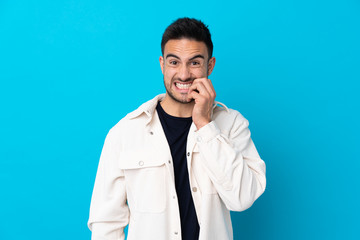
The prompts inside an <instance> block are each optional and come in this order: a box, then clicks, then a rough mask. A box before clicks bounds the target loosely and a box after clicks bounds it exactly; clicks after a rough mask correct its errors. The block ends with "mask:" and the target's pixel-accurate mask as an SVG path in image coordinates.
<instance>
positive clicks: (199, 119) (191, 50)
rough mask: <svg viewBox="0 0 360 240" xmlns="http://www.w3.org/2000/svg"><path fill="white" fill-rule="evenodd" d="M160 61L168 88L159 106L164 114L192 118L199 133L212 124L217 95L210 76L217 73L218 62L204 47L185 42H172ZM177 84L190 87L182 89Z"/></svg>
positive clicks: (201, 44)
mask: <svg viewBox="0 0 360 240" xmlns="http://www.w3.org/2000/svg"><path fill="white" fill-rule="evenodd" d="M159 61H160V67H161V71H162V73H163V75H164V85H165V88H166V94H165V98H164V99H163V101H162V102H161V103H160V104H161V106H162V108H163V109H164V110H165V112H167V113H168V114H170V115H172V116H176V117H192V119H193V122H194V124H195V126H196V128H197V129H200V128H202V127H203V126H205V125H206V124H208V123H209V122H211V112H212V106H213V103H214V100H215V97H216V93H215V90H214V86H213V85H212V83H211V80H210V79H208V76H209V75H210V74H211V73H212V71H213V69H214V66H215V58H214V57H212V58H209V55H208V51H207V47H206V45H205V43H204V42H198V41H195V40H190V39H186V38H183V39H179V40H169V41H168V42H167V43H166V44H165V48H164V56H160V58H159ZM177 83H181V84H189V83H191V86H190V87H189V88H188V89H181V88H180V87H177V86H176V84H177Z"/></svg>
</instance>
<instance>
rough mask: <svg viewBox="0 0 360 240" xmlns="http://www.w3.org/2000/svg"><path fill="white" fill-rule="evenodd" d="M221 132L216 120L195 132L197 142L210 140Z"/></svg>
mask: <svg viewBox="0 0 360 240" xmlns="http://www.w3.org/2000/svg"><path fill="white" fill-rule="evenodd" d="M219 134H220V129H219V128H218V126H217V125H216V124H215V122H214V121H211V122H209V123H208V124H206V125H205V126H203V127H202V128H200V129H199V130H197V131H196V132H195V140H196V142H198V143H200V142H209V141H210V140H212V139H214V138H215V137H216V136H217V135H219Z"/></svg>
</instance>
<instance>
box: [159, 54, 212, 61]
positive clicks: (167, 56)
mask: <svg viewBox="0 0 360 240" xmlns="http://www.w3.org/2000/svg"><path fill="white" fill-rule="evenodd" d="M169 57H174V58H177V59H180V58H179V57H178V56H176V55H175V54H172V53H169V54H168V55H166V57H165V58H166V59H167V58H169ZM195 58H202V59H205V57H204V56H203V55H201V54H198V55H195V56H193V57H192V58H190V59H189V60H190V61H191V60H194V59H195Z"/></svg>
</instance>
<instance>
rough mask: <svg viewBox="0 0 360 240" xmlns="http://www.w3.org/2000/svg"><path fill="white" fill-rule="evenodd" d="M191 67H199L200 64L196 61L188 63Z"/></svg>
mask: <svg viewBox="0 0 360 240" xmlns="http://www.w3.org/2000/svg"><path fill="white" fill-rule="evenodd" d="M190 64H191V65H192V66H197V65H200V63H199V62H197V61H193V62H191V63H190Z"/></svg>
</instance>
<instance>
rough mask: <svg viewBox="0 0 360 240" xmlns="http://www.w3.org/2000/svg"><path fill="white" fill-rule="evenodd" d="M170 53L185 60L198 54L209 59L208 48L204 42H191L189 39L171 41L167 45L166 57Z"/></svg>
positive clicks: (165, 49)
mask: <svg viewBox="0 0 360 240" xmlns="http://www.w3.org/2000/svg"><path fill="white" fill-rule="evenodd" d="M170 53H171V54H175V55H177V56H179V57H183V58H187V57H191V56H194V55H198V54H201V55H203V56H204V57H205V58H207V57H208V53H207V48H206V45H205V43H204V42H199V41H195V40H190V39H187V38H182V39H172V40H169V41H168V42H167V43H166V44H165V48H164V57H166V55H167V54H170Z"/></svg>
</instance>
